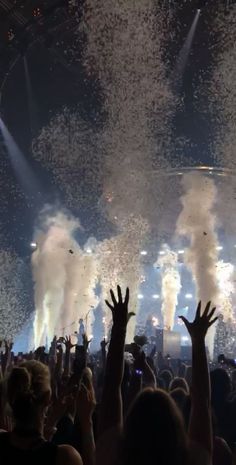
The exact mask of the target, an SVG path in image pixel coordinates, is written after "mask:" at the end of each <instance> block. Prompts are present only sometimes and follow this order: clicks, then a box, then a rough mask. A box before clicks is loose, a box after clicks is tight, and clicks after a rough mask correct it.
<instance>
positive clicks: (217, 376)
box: [210, 368, 231, 408]
mask: <svg viewBox="0 0 236 465" xmlns="http://www.w3.org/2000/svg"><path fill="white" fill-rule="evenodd" d="M210 377H211V398H212V405H213V406H214V407H215V408H217V406H220V405H221V404H222V403H224V402H225V400H226V399H227V397H228V396H229V394H230V392H231V381H230V377H229V375H228V373H227V371H225V370H224V369H223V368H216V369H215V370H212V371H211V374H210Z"/></svg>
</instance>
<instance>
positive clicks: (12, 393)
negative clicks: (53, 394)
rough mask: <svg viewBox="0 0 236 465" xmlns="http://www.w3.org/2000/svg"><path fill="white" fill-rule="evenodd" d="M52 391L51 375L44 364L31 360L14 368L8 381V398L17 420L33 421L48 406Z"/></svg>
mask: <svg viewBox="0 0 236 465" xmlns="http://www.w3.org/2000/svg"><path fill="white" fill-rule="evenodd" d="M50 391H51V387H50V373H49V369H48V367H47V366H46V365H44V364H43V363H41V362H38V361H36V360H31V361H28V362H23V363H22V364H20V365H19V366H18V367H14V368H13V369H12V371H11V372H10V374H9V377H8V380H7V397H8V402H9V404H10V406H11V408H12V411H13V415H14V417H15V419H16V420H18V421H24V422H27V421H30V420H32V419H33V418H34V417H35V414H36V413H37V412H38V410H39V409H40V408H41V407H42V406H44V405H46V399H48V394H49V393H50Z"/></svg>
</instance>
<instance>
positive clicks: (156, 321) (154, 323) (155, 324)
mask: <svg viewBox="0 0 236 465" xmlns="http://www.w3.org/2000/svg"><path fill="white" fill-rule="evenodd" d="M158 324H159V321H158V318H156V317H155V316H153V317H152V325H153V326H154V327H156V326H158Z"/></svg>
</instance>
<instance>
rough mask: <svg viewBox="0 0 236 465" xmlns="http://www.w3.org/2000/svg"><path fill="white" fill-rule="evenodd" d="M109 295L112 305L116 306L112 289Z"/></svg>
mask: <svg viewBox="0 0 236 465" xmlns="http://www.w3.org/2000/svg"><path fill="white" fill-rule="evenodd" d="M110 294H111V300H112V302H113V304H114V306H115V305H116V304H117V302H116V298H115V294H114V292H113V290H112V289H110Z"/></svg>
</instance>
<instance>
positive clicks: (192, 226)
mask: <svg viewBox="0 0 236 465" xmlns="http://www.w3.org/2000/svg"><path fill="white" fill-rule="evenodd" d="M182 184H183V189H184V194H183V196H182V197H181V202H182V211H181V213H180V215H179V218H178V221H177V233H178V234H179V235H180V236H184V237H186V238H187V239H188V240H189V241H190V245H189V248H188V249H186V252H185V255H184V257H185V264H186V265H187V267H188V269H189V270H190V271H191V272H192V276H193V280H194V282H195V284H196V298H197V300H201V301H202V308H203V307H204V305H205V304H206V303H207V302H208V301H209V300H211V302H212V304H214V305H216V304H217V303H218V301H219V285H218V280H217V273H216V266H217V262H218V250H217V249H218V246H219V244H218V239H217V234H216V217H215V215H214V213H213V208H214V205H215V202H216V196H217V189H216V186H215V184H214V181H213V180H212V179H209V178H208V177H205V176H202V175H201V174H199V173H192V174H191V173H190V174H186V175H184V176H183V180H182ZM213 341H214V327H212V330H211V331H210V332H209V338H208V343H209V350H210V352H211V354H212V351H213Z"/></svg>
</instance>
